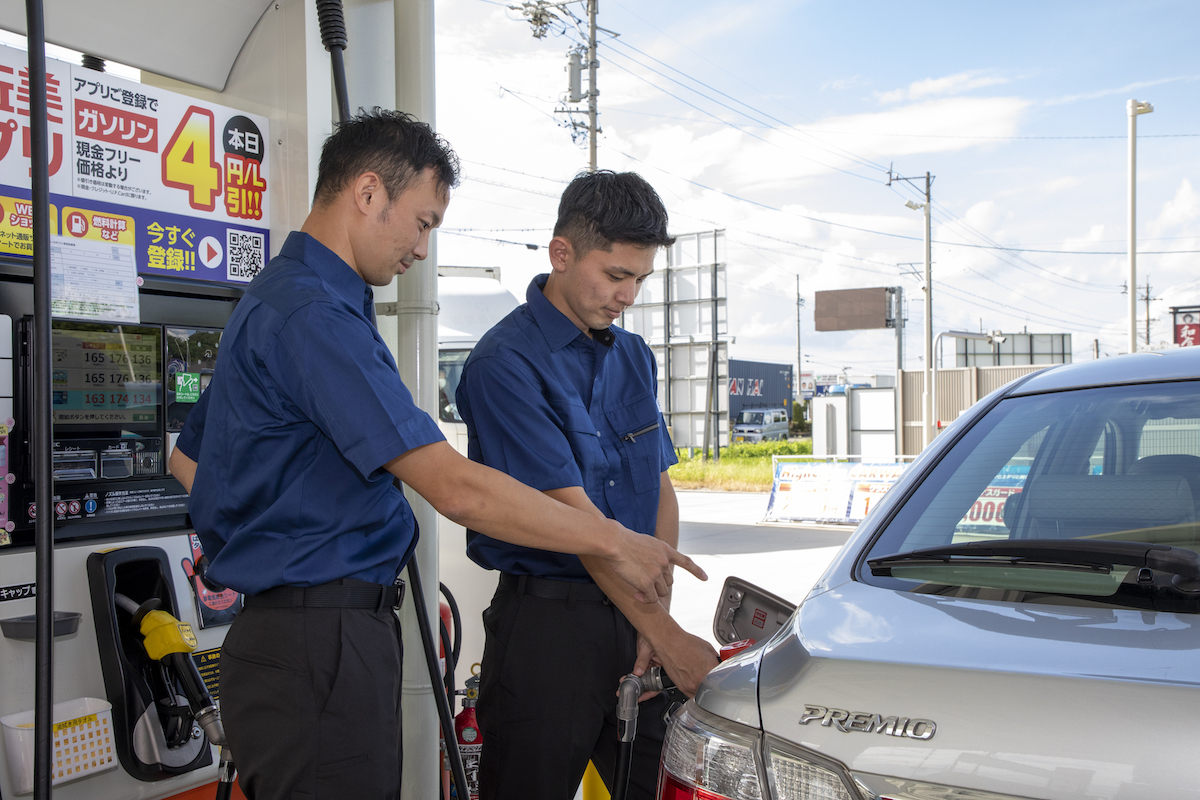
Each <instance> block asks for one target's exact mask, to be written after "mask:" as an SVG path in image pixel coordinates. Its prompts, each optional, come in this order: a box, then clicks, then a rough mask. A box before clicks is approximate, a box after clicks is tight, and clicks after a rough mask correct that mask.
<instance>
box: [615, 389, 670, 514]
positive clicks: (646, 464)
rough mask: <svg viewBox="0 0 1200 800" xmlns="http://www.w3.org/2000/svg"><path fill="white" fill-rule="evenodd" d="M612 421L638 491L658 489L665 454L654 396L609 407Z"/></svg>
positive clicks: (622, 459)
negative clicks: (663, 452) (663, 453)
mask: <svg viewBox="0 0 1200 800" xmlns="http://www.w3.org/2000/svg"><path fill="white" fill-rule="evenodd" d="M604 415H605V416H606V417H607V418H608V424H609V425H611V426H612V429H613V431H614V432H615V433H616V434H617V446H618V447H619V448H620V450H621V461H622V462H623V463H624V464H625V465H626V466H627V467H628V468H629V473H630V476H631V477H632V479H633V489H634V491H635V492H637V493H638V494H641V493H643V492H648V491H651V490H652V489H657V488H658V485H659V481H660V477H659V473H660V472H661V470H660V469H659V466H660V464H661V453H662V429H661V427H660V426H661V417H660V416H659V413H658V403H657V402H655V400H654V395H652V394H647V395H644V396H642V397H639V398H638V399H636V400H634V401H633V402H631V403H628V404H626V405H623V406H617V407H616V408H609V409H605V412H604Z"/></svg>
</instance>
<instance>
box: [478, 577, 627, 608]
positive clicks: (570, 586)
mask: <svg viewBox="0 0 1200 800" xmlns="http://www.w3.org/2000/svg"><path fill="white" fill-rule="evenodd" d="M500 585H501V586H503V587H504V588H505V589H509V590H511V591H514V592H516V593H517V594H527V595H529V596H530V597H538V598H541V599H542V600H570V601H574V602H577V603H608V597H607V596H605V594H604V592H603V591H601V590H600V587H599V586H597V585H596V584H594V583H592V582H590V581H588V582H586V583H585V582H581V581H556V580H552V579H550V578H535V577H533V576H532V575H512V574H509V573H507V572H502V573H500Z"/></svg>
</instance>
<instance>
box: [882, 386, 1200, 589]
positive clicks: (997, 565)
mask: <svg viewBox="0 0 1200 800" xmlns="http://www.w3.org/2000/svg"><path fill="white" fill-rule="evenodd" d="M1198 518H1200V382H1197V381H1185V382H1178V383H1164V384H1150V385H1136V386H1112V387H1100V388H1093V389H1083V390H1076V391H1065V392H1056V393H1052V394H1044V395H1033V396H1028V397H1013V398H1008V399H1005V400H1003V401H1001V402H1000V403H999V404H998V405H997V406H996V407H995V408H993V409H992V410H991V411H990V412H988V413H987V414H986V415H985V416H984V417H983V418H982V419H981V420H979V421H978V422H977V423H976V424H975V425H974V427H972V428H971V430H969V431H967V432H966V434H965V435H964V436H963V438H962V439H961V440H960V441H959V442H958V443H957V444H956V445H955V446H954V448H953V449H952V450H951V451H950V452H949V453H948V454H947V455H946V456H945V457H944V458H943V459H942V461H941V462H940V463H939V464H938V465H937V466H936V467H935V468H934V469H933V470H932V472H930V474H929V475H928V476H927V477H926V478H925V480H924V481H923V482H922V483H921V485H920V486H919V487H918V488H917V490H916V491H915V492H914V494H913V495H912V497H910V498H909V500H908V502H906V503H905V504H904V506H903V507H902V508H901V509H900V510H899V512H898V513H897V514H896V516H895V517H894V518H893V519H892V521H891V522H890V523H889V524H888V525H887V527H886V528H885V529H884V530H883V532H882V533H881V535H880V536H879V537H878V538H877V540H876V541H875V543H874V544H873V546H872V547H871V549H870V551H869V553H868V554H867V555H866V558H864V559H863V561H862V563H861V566H860V573H859V574H860V576H861V577H862V578H863V579H864V580H866V581H867V582H869V583H873V584H877V585H886V586H889V587H892V588H900V589H906V590H909V591H916V592H926V593H934V594H943V595H952V596H959V597H976V598H981V599H996V600H1012V601H1022V602H1030V601H1033V602H1038V601H1042V602H1051V603H1069V604H1070V603H1085V604H1095V603H1100V604H1107V605H1114V604H1115V605H1125V606H1133V607H1142V608H1160V609H1167V608H1169V609H1171V610H1180V611H1197V610H1200V592H1185V591H1180V590H1178V589H1177V588H1176V585H1175V584H1173V583H1172V580H1171V577H1172V576H1170V575H1158V574H1152V573H1155V572H1156V571H1152V570H1145V569H1141V568H1138V567H1136V566H1134V567H1131V566H1128V565H1124V566H1122V565H1113V566H1112V569H1111V570H1109V571H1107V572H1106V571H1104V570H1094V569H1092V570H1089V569H1080V568H1079V565H1067V564H1063V565H1061V567H1060V566H1057V565H1055V564H1045V563H1038V562H1037V560H1036V559H1012V558H1007V559H977V560H976V561H975V563H973V564H971V563H967V562H966V561H965V560H958V562H957V563H951V562H954V561H955V559H951V560H950V561H948V562H947V563H945V564H923V565H913V566H905V565H902V564H898V565H896V566H895V568H893V569H892V570H891V571H890V575H887V574H883V575H875V574H872V571H871V570H870V569H869V568H868V567H867V566H866V561H867V560H868V559H876V558H881V557H884V556H888V555H894V554H901V553H907V552H911V551H913V550H920V549H924V548H936V547H947V546H953V545H960V544H966V543H969V542H1002V541H1004V540H1047V539H1050V540H1053V539H1058V540H1065V539H1092V540H1117V541H1128V542H1146V543H1156V544H1165V545H1170V546H1173V547H1179V548H1186V549H1188V550H1192V551H1200V525H1198V524H1197V519H1198Z"/></svg>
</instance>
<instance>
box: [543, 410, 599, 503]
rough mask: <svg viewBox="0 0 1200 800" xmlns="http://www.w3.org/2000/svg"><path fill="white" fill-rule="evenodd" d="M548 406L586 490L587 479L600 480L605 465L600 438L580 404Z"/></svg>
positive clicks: (594, 425)
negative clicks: (565, 440) (581, 476)
mask: <svg viewBox="0 0 1200 800" xmlns="http://www.w3.org/2000/svg"><path fill="white" fill-rule="evenodd" d="M550 405H551V407H552V408H553V409H554V413H555V415H556V416H557V417H558V420H557V424H558V426H559V428H560V429H561V430H562V432H563V434H564V435H566V437H567V442H568V443H569V444H570V446H571V454H572V456H573V457H574V459H575V461H576V463H577V464H578V465H579V469H580V471H581V472H582V473H583V477H584V484H585V485H584V488H585V489H586V488H588V486H587V484H588V480H589V479H593V480H596V481H599V480H600V477H601V473H602V472H603V471H604V468H605V465H606V463H607V461H606V460H605V458H604V450H603V448H601V446H600V437H599V436H597V430H596V423H595V422H593V421H592V417H591V415H590V414H588V410H587V409H586V408H584V407H583V404H582V403H578V404H577V403H570V402H554V401H551V403H550Z"/></svg>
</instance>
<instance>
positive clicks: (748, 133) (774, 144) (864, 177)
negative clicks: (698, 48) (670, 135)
mask: <svg viewBox="0 0 1200 800" xmlns="http://www.w3.org/2000/svg"><path fill="white" fill-rule="evenodd" d="M610 52H615V51H611V50H610ZM626 58H628V56H626ZM608 63H609V64H610V65H611V66H614V67H616V68H617V69H619V70H621V71H622V72H625V73H628V74H629V75H632V76H633V77H635V78H637V79H638V80H639V81H642V82H643V83H646V84H647V85H649V86H653V87H654V88H655V89H657V90H658V91H660V92H662V93H663V94H665V95H666V96H667V97H671V98H674V99H675V100H678V101H679V102H681V103H683V104H684V105H685V106H688V107H689V108H694V109H696V110H697V111H699V112H700V113H701V114H704V115H706V116H709V117H712V118H713V119H714V120H716V121H717V122H720V123H721V124H722V125H726V126H728V127H730V128H733V129H734V130H736V131H739V132H741V133H743V134H745V135H746V136H749V137H750V138H752V139H757V140H758V141H760V142H762V143H764V144H767V145H770V146H772V147H778V148H779V149H781V150H783V149H784V148H783V146H782V145H780V144H779V143H778V142H772V141H771V140H770V139H766V138H764V137H762V136H759V135H758V134H757V133H754V132H752V131H748V130H746V129H745V128H743V127H741V126H740V125H735V124H734V123H732V122H730V121H729V120H724V119H721V118H720V117H718V116H717V115H716V114H714V113H712V112H711V111H708V110H707V109H703V108H701V107H700V106H698V105H696V104H695V103H691V102H688V101H687V100H684V99H683V98H682V97H680V96H679V95H677V94H672V93H671V92H669V91H667V90H666V89H664V88H662V87H661V86H658V85H657V84H655V83H654V82H653V81H651V80H649V79H647V78H645V77H643V76H641V75H638V74H637V73H636V72H634V71H633V70H631V69H628V68H627V67H624V66H622V65H621V64H618V63H617V62H615V61H612V60H610V61H609V62H608ZM634 63H637V62H634ZM643 66H644V65H643ZM647 69H649V68H647ZM651 71H652V72H656V70H651ZM657 74H660V75H661V74H662V73H657ZM668 80H670V79H668ZM685 88H687V87H685ZM693 91H695V90H693ZM708 99H711V98H708ZM714 102H715V101H714ZM772 130H774V129H772ZM797 155H798V154H797ZM800 157H801V158H803V159H805V160H806V161H811V162H813V163H814V164H819V165H820V166H822V167H825V168H826V169H831V170H834V171H835V172H841V173H844V174H846V175H850V176H853V177H855V178H859V179H861V180H864V181H871V182H872V183H878V181H877V180H876V179H874V178H871V177H869V176H867V175H860V174H858V173H857V172H851V171H850V170H848V169H842V168H841V167H835V166H833V165H832V164H826V163H825V162H823V161H818V160H817V159H815V158H811V157H809V156H800Z"/></svg>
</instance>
